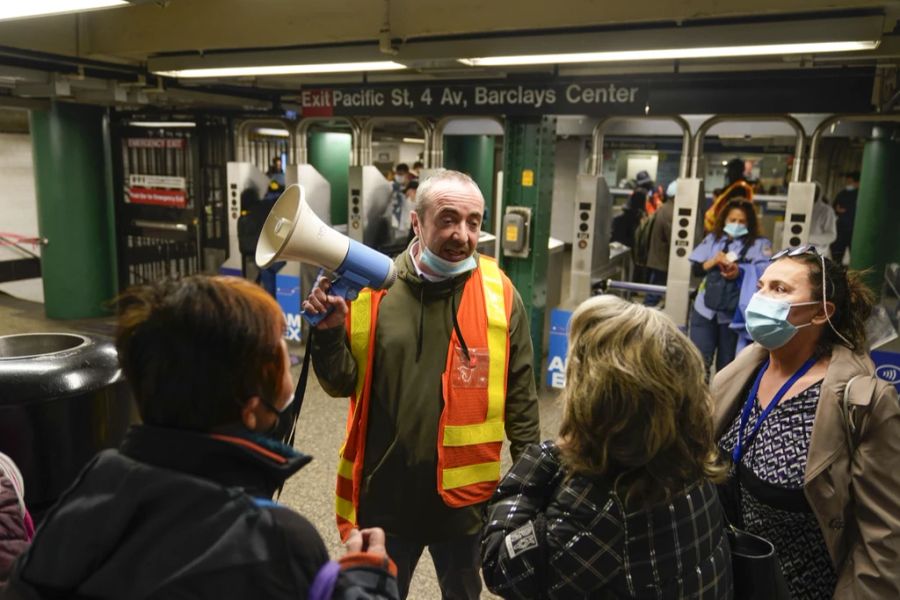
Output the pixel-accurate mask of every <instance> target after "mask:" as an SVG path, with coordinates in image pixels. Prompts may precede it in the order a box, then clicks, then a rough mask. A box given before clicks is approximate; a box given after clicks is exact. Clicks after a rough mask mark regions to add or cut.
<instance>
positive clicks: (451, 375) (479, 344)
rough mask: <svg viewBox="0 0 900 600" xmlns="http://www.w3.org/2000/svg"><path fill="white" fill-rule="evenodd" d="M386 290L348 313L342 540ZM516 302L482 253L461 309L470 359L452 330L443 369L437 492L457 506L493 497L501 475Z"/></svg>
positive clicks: (367, 294) (350, 520)
mask: <svg viewBox="0 0 900 600" xmlns="http://www.w3.org/2000/svg"><path fill="white" fill-rule="evenodd" d="M385 293H386V292H385V291H384V290H379V291H373V290H371V289H365V290H363V291H362V292H360V294H359V296H358V297H357V298H356V300H354V301H353V302H352V303H351V304H350V312H349V314H348V315H347V332H348V336H349V338H350V352H351V354H352V355H353V359H354V360H355V361H356V367H357V377H356V390H355V392H354V393H353V395H352V396H351V397H350V411H349V414H348V416H347V437H346V438H345V440H344V445H343V446H342V447H341V451H340V458H339V459H338V460H339V462H338V476H337V489H336V497H335V512H336V517H337V524H338V530H339V531H340V534H341V539H347V536H348V535H349V534H350V531H351V530H352V529H353V528H354V527H356V523H357V518H356V514H357V508H358V507H359V490H360V482H361V481H362V470H363V455H364V453H365V448H366V431H367V428H368V419H369V403H370V401H371V389H372V370H373V369H372V367H373V364H374V363H373V359H374V356H373V354H374V348H375V325H376V322H377V319H378V306H379V304H380V303H381V300H382V298H383V297H384V294H385ZM512 306H513V286H512V283H511V282H510V280H509V278H507V277H506V275H504V274H503V272H502V271H501V270H500V267H499V266H498V265H497V262H496V261H495V260H494V259H492V258H488V257H484V256H481V257H479V266H478V269H476V270H475V271H474V272H473V273H472V275H471V276H470V277H469V279H468V281H467V282H466V285H465V287H464V288H463V293H462V299H461V301H460V304H459V309H458V310H457V321H458V323H459V328H460V331H461V332H462V335H463V339H464V340H465V342H466V345H467V347H468V349H469V355H470V361H471V362H470V364H468V365H467V364H465V361H464V359H462V358H461V353H459V352H458V349H459V347H460V346H459V340H458V338H457V335H456V331H454V332H453V333H452V334H451V336H450V346H449V348H448V349H447V363H446V367H445V369H444V372H443V374H442V375H441V384H442V391H443V397H444V409H443V412H442V413H441V419H440V424H439V427H438V442H437V444H438V447H437V451H438V463H437V488H438V490H437V491H438V493H439V494H440V496H441V498H442V499H443V500H444V502H445V503H446V504H447V505H448V506H451V507H454V508H458V507H463V506H468V505H471V504H476V503H478V502H484V501H486V500H488V499H490V497H491V495H492V494H493V493H494V489H495V488H496V487H497V483H498V482H499V481H500V448H501V446H502V444H503V436H504V416H505V407H506V377H507V371H508V364H509V319H510V315H511V313H512Z"/></svg>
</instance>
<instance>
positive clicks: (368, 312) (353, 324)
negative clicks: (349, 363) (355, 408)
mask: <svg viewBox="0 0 900 600" xmlns="http://www.w3.org/2000/svg"><path fill="white" fill-rule="evenodd" d="M371 327H372V290H362V291H361V292H360V293H359V296H358V297H357V298H356V300H354V301H353V307H352V308H351V309H350V353H351V354H352V355H353V360H354V361H356V400H357V402H358V401H359V397H360V394H362V388H363V384H364V383H365V382H366V369H367V367H368V366H369V364H368V363H369V331H370V328H371Z"/></svg>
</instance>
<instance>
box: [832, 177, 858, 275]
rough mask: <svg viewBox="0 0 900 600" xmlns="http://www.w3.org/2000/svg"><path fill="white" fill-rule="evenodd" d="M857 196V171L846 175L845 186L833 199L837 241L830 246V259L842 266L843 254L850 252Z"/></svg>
mask: <svg viewBox="0 0 900 600" xmlns="http://www.w3.org/2000/svg"><path fill="white" fill-rule="evenodd" d="M858 195H859V171H852V172H850V173H847V179H846V185H845V187H844V189H842V190H841V191H840V192H838V194H837V196H835V197H834V213H835V215H836V216H837V239H836V240H835V241H834V243H833V244H831V258H832V259H833V260H834V262H836V263H837V264H839V265H840V264H843V262H844V253H845V252H847V251H848V250H850V240H851V239H852V238H853V222H854V221H855V220H856V197H857V196H858Z"/></svg>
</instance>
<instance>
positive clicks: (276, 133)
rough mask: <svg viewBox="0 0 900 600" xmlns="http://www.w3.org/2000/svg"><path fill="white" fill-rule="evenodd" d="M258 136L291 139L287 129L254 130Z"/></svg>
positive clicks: (264, 128)
mask: <svg viewBox="0 0 900 600" xmlns="http://www.w3.org/2000/svg"><path fill="white" fill-rule="evenodd" d="M254 131H255V132H256V134H257V135H268V136H270V137H291V134H290V132H289V131H288V130H287V129H276V128H274V127H257V128H256V129H254Z"/></svg>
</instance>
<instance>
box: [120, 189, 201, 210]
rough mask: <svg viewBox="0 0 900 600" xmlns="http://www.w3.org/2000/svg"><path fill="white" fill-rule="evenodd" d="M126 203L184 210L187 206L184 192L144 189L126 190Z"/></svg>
mask: <svg viewBox="0 0 900 600" xmlns="http://www.w3.org/2000/svg"><path fill="white" fill-rule="evenodd" d="M127 195H128V201H129V202H131V203H132V204H155V205H157V206H171V207H174V208H184V207H185V206H187V194H185V192H184V190H165V189H152V188H144V187H130V188H128V194H127Z"/></svg>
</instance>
